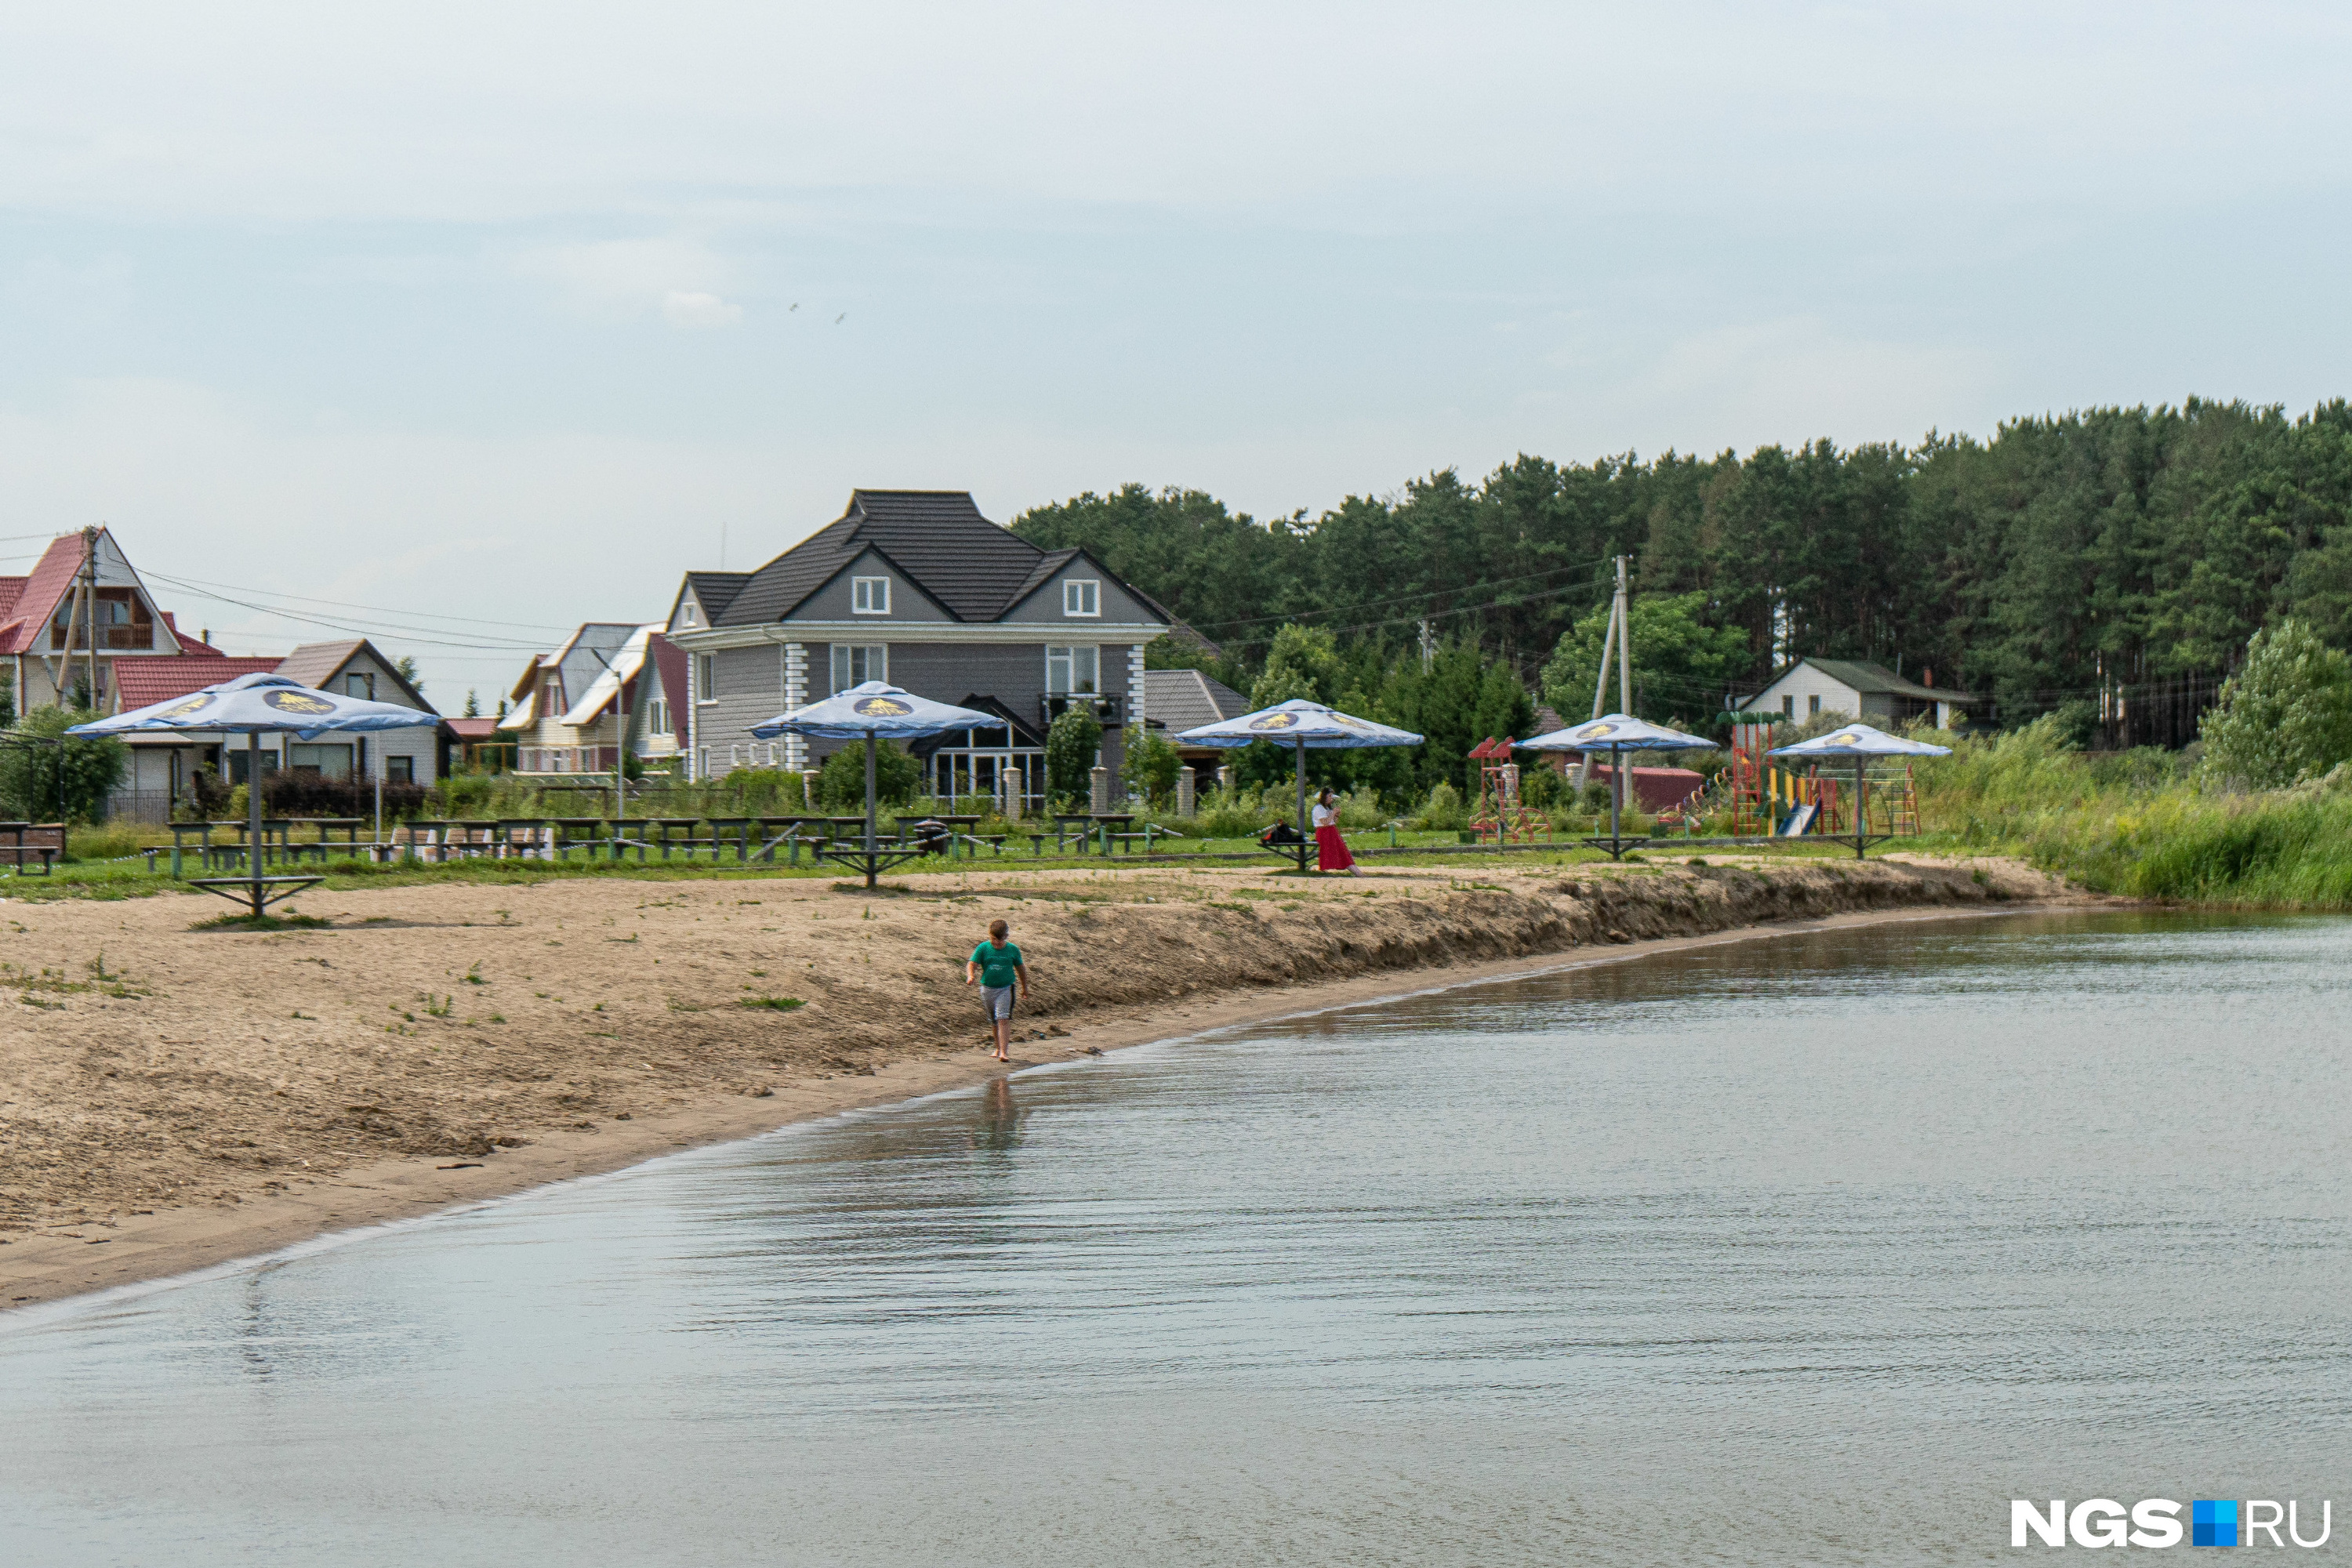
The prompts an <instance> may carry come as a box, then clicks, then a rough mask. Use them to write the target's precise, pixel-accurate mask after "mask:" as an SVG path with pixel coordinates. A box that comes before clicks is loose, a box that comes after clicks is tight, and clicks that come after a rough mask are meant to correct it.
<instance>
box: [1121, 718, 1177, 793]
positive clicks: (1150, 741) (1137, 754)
mask: <svg viewBox="0 0 2352 1568" xmlns="http://www.w3.org/2000/svg"><path fill="white" fill-rule="evenodd" d="M1123 751H1124V753H1125V754H1124V756H1123V757H1122V758H1121V760H1120V763H1119V773H1120V774H1121V776H1123V777H1124V778H1125V779H1126V780H1127V788H1128V793H1129V795H1140V796H1142V797H1143V798H1144V799H1145V800H1147V801H1150V802H1153V803H1155V804H1156V803H1158V802H1160V801H1165V800H1169V799H1171V798H1172V797H1173V796H1174V795H1175V794H1176V771H1177V770H1178V769H1179V768H1181V767H1182V766H1183V765H1184V759H1183V758H1181V757H1180V756H1178V755H1177V754H1176V746H1175V742H1171V740H1169V739H1168V736H1167V733H1166V732H1165V731H1160V730H1148V729H1145V728H1144V727H1143V726H1142V725H1140V724H1132V725H1129V727H1128V731H1127V743H1126V745H1125V747H1124V748H1123Z"/></svg>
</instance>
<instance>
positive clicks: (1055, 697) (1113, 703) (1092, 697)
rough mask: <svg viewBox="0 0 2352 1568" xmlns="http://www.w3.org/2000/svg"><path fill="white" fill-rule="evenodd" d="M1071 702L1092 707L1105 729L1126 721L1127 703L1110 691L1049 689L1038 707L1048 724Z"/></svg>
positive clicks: (1112, 728) (1115, 727)
mask: <svg viewBox="0 0 2352 1568" xmlns="http://www.w3.org/2000/svg"><path fill="white" fill-rule="evenodd" d="M1072 703H1079V704H1082V705H1084V706H1087V707H1090V708H1092V709H1093V710H1095V718H1096V719H1097V720H1098V721H1101V723H1102V725H1103V726H1104V728H1106V729H1110V730H1116V729H1118V728H1119V727H1120V726H1121V725H1123V724H1125V723H1126V722H1127V705H1126V704H1125V703H1124V702H1122V701H1121V700H1119V697H1118V693H1116V692H1111V691H1051V692H1047V693H1046V694H1045V697H1044V698H1043V699H1042V700H1041V701H1040V703H1039V707H1040V708H1041V710H1043V711H1044V713H1045V722H1046V723H1047V724H1049V725H1050V724H1052V723H1053V721H1055V720H1056V719H1058V718H1060V717H1061V716H1062V711H1063V710H1064V709H1066V708H1068V707H1069V706H1070V705H1071V704H1072Z"/></svg>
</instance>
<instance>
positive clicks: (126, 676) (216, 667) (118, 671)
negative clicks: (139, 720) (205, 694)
mask: <svg viewBox="0 0 2352 1568" xmlns="http://www.w3.org/2000/svg"><path fill="white" fill-rule="evenodd" d="M197 646H199V647H201V646H203V645H202V644H199V645H197ZM110 668H112V669H113V671H114V690H115V697H116V700H117V701H118V702H119V703H120V705H121V710H122V711H124V712H126V713H127V712H130V711H131V710H132V709H135V708H144V707H146V706H147V705H148V704H150V703H152V702H169V701H170V700H172V699H173V698H174V697H185V696H187V695H188V693H190V692H192V691H202V690H203V689H205V687H207V686H212V685H215V684H217V683H218V682H220V681H224V680H234V679H236V678H237V677H238V676H240V675H275V674H276V673H278V660H277V659H274V658H227V657H226V656H225V655H222V654H216V653H208V654H187V653H184V654H167V655H165V656H163V658H121V659H117V660H115V661H114V663H113V665H112V666H111V667H110Z"/></svg>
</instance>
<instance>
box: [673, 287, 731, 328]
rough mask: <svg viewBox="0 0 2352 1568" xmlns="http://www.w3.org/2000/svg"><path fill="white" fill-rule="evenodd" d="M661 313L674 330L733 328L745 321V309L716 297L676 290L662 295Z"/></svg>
mask: <svg viewBox="0 0 2352 1568" xmlns="http://www.w3.org/2000/svg"><path fill="white" fill-rule="evenodd" d="M661 314H662V320H663V321H667V322H668V323H669V324H670V325H671V326H673V327H731V326H733V325H734V324H735V323H736V322H738V321H741V320H742V319H743V307H742V306H740V305H733V304H730V303H729V302H728V301H726V300H722V299H720V298H719V296H718V295H716V294H705V293H702V292H700V291H699V290H689V289H671V290H670V291H669V292H668V293H667V294H665V295H663V296H662V302H661Z"/></svg>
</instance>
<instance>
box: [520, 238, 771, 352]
mask: <svg viewBox="0 0 2352 1568" xmlns="http://www.w3.org/2000/svg"><path fill="white" fill-rule="evenodd" d="M509 267H510V268H511V270H512V271H513V272H514V273H515V274H516V275H517V276H519V277H522V278H529V279H538V280H540V281H541V282H545V283H548V284H551V285H552V286H553V287H554V289H555V292H556V296H557V298H558V299H559V300H561V301H562V304H563V306H564V307H565V308H566V309H568V310H573V311H575V312H577V313H579V314H581V315H585V316H601V317H605V318H608V319H614V320H627V319H630V318H633V317H638V316H644V315H647V314H657V315H659V316H660V317H661V319H662V320H663V321H667V322H668V323H669V324H670V325H671V326H673V327H681V328H688V329H692V328H701V327H726V326H732V325H734V324H735V323H736V322H738V321H741V320H742V319H743V307H742V306H740V304H736V303H734V302H732V301H730V300H728V299H726V298H725V296H724V295H723V294H722V293H721V292H720V290H721V289H725V288H727V287H730V286H731V285H732V284H733V283H734V281H735V279H736V276H737V268H736V267H735V265H734V264H733V263H732V262H730V261H729V260H728V259H727V258H724V257H721V256H719V254H717V253H716V252H714V251H713V250H711V249H710V248H709V247H708V246H706V245H704V244H703V243H702V242H701V241H700V240H698V239H692V238H688V237H679V236H668V237H649V238H643V239H607V240H600V241H597V242H595V243H593V244H588V245H569V246H557V247H550V248H547V249H541V250H529V251H524V252H521V253H520V254H519V255H516V256H514V257H512V258H510V260H509Z"/></svg>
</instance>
